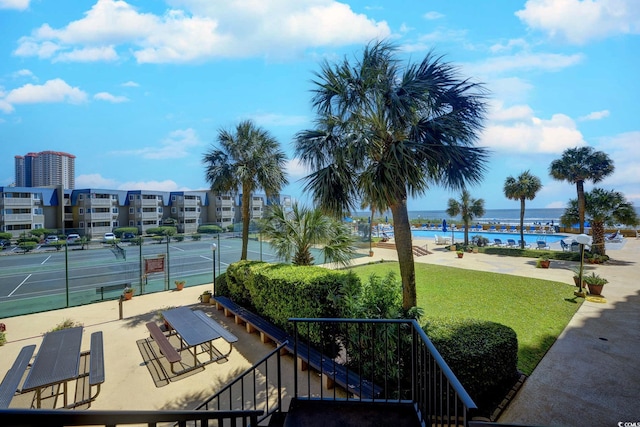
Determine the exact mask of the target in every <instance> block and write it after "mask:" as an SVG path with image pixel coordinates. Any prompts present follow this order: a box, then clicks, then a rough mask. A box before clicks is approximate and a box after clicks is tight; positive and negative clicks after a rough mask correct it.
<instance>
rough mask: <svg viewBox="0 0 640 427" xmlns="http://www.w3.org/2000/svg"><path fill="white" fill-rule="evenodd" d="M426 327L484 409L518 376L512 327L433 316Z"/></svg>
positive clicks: (466, 387) (516, 347)
mask: <svg viewBox="0 0 640 427" xmlns="http://www.w3.org/2000/svg"><path fill="white" fill-rule="evenodd" d="M423 329H424V331H425V333H426V334H427V336H428V337H429V339H431V341H432V342H433V344H434V345H435V347H436V348H437V349H438V351H439V352H440V354H441V355H442V357H443V359H444V360H445V361H446V362H447V365H449V367H450V368H451V370H452V371H453V372H454V373H455V375H456V377H457V378H458V380H460V382H461V383H462V385H463V386H464V388H465V389H466V390H467V392H468V393H469V395H470V396H471V398H472V399H473V400H474V401H475V402H476V404H477V405H478V406H479V407H480V408H483V407H485V408H486V407H487V406H491V405H493V404H495V401H496V399H498V400H499V399H501V398H502V397H503V396H504V394H505V392H506V390H507V389H508V388H509V387H511V386H512V385H513V383H514V382H515V381H516V379H517V378H518V368H517V363H518V338H517V336H516V333H515V331H514V330H513V329H511V328H510V327H508V326H505V325H501V324H499V323H495V322H489V321H484V320H477V319H430V320H428V321H427V322H425V325H424V326H423Z"/></svg>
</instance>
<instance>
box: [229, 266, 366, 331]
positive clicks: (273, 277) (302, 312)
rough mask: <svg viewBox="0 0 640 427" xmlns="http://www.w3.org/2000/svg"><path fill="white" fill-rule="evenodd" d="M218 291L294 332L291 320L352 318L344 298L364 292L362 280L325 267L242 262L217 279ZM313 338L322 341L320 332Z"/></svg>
mask: <svg viewBox="0 0 640 427" xmlns="http://www.w3.org/2000/svg"><path fill="white" fill-rule="evenodd" d="M219 282H221V283H220V284H218V283H219ZM216 288H217V289H216V293H217V294H219V295H225V294H226V295H227V296H229V297H230V298H232V299H233V300H234V301H236V302H237V303H238V304H241V305H244V306H249V307H251V308H252V309H253V310H255V311H256V312H258V313H260V315H261V316H263V317H265V318H267V319H268V320H270V321H271V322H273V323H274V324H275V325H277V326H279V327H280V328H282V329H285V330H287V331H289V332H292V329H291V326H292V325H291V324H290V323H289V321H288V320H289V318H291V317H309V318H312V317H348V316H346V313H347V310H348V307H347V306H346V303H345V301H344V299H343V298H341V296H342V295H343V293H344V292H345V291H347V292H349V293H351V292H354V290H356V289H360V279H359V278H358V277H357V276H356V275H355V274H353V273H351V272H348V271H336V270H328V269H326V268H322V267H314V266H311V267H309V266H293V265H287V264H269V263H265V262H259V261H239V262H237V263H234V264H231V265H230V266H229V267H228V268H227V271H226V274H225V278H224V279H223V280H219V279H216ZM311 336H312V340H313V341H315V340H319V335H318V334H317V331H312V332H311Z"/></svg>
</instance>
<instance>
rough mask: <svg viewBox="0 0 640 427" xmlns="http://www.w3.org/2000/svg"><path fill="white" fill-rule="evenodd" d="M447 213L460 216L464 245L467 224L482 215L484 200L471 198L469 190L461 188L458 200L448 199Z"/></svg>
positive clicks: (467, 235)
mask: <svg viewBox="0 0 640 427" xmlns="http://www.w3.org/2000/svg"><path fill="white" fill-rule="evenodd" d="M447 215H449V216H457V215H460V218H462V222H463V223H464V244H465V246H466V245H468V244H469V224H471V222H472V221H473V218H477V217H479V216H482V215H484V200H483V199H473V198H471V194H469V191H468V190H467V189H466V188H463V189H462V194H461V195H460V200H459V201H458V200H456V199H449V203H448V207H447Z"/></svg>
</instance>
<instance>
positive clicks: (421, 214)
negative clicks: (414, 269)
mask: <svg viewBox="0 0 640 427" xmlns="http://www.w3.org/2000/svg"><path fill="white" fill-rule="evenodd" d="M563 213H564V208H554V209H540V208H537V209H536V208H532V209H526V210H525V211H524V222H525V224H533V223H536V224H543V225H546V224H551V223H553V224H554V225H559V224H560V216H561V215H562V214H563ZM421 218H424V219H425V220H426V222H428V221H429V220H434V219H438V220H439V221H440V222H441V221H442V220H443V219H446V220H447V221H450V220H451V219H453V220H457V221H459V220H460V217H456V218H451V217H450V216H449V215H447V213H446V212H445V211H444V210H441V211H410V212H409V219H421ZM473 222H474V223H477V222H479V223H481V224H519V223H520V209H487V210H486V211H485V214H484V216H482V217H479V218H474V220H473Z"/></svg>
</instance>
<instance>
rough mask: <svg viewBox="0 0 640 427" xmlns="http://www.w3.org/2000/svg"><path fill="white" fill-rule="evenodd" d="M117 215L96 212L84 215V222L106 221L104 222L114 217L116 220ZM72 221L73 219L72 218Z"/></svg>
mask: <svg viewBox="0 0 640 427" xmlns="http://www.w3.org/2000/svg"><path fill="white" fill-rule="evenodd" d="M117 216H118V214H114V213H111V212H97V213H94V212H92V213H85V214H84V220H85V221H106V220H109V221H110V220H111V219H113V218H114V217H116V218H117ZM72 219H73V217H72Z"/></svg>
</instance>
